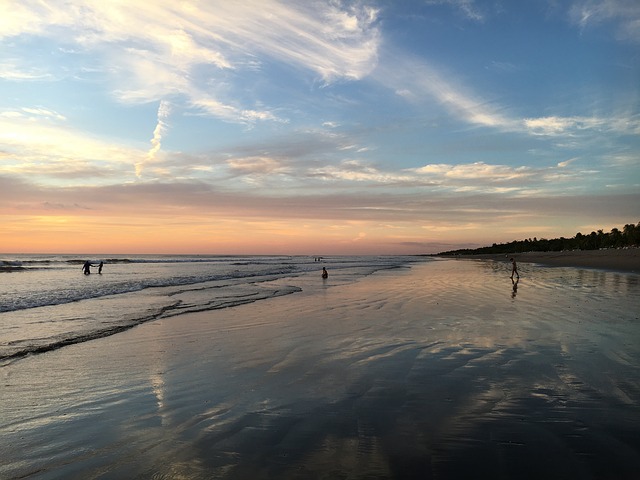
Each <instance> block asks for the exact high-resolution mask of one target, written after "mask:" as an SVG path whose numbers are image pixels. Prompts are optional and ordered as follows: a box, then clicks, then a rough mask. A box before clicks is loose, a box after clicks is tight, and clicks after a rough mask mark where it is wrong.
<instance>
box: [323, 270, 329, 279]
mask: <svg viewBox="0 0 640 480" xmlns="http://www.w3.org/2000/svg"><path fill="white" fill-rule="evenodd" d="M322 278H329V273H328V272H327V269H326V268H324V267H322Z"/></svg>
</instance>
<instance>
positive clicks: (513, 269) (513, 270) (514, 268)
mask: <svg viewBox="0 0 640 480" xmlns="http://www.w3.org/2000/svg"><path fill="white" fill-rule="evenodd" d="M510 260H511V280H513V275H514V274H515V275H516V277H517V278H518V280H519V279H520V274H519V273H518V266H517V265H516V261H515V260H514V259H513V257H511V259H510Z"/></svg>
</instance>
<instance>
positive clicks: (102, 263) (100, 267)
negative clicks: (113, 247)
mask: <svg viewBox="0 0 640 480" xmlns="http://www.w3.org/2000/svg"><path fill="white" fill-rule="evenodd" d="M103 265H104V262H100V265H98V274H100V275H102V266H103Z"/></svg>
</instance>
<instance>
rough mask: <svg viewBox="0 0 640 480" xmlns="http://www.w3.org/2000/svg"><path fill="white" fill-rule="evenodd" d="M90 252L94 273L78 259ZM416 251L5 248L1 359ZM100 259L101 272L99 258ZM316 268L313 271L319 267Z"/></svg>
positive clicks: (342, 275)
mask: <svg viewBox="0 0 640 480" xmlns="http://www.w3.org/2000/svg"><path fill="white" fill-rule="evenodd" d="M86 261H89V262H91V264H92V265H93V266H92V267H91V272H92V273H91V274H90V275H84V274H83V270H82V267H83V265H84V263H85V262H86ZM417 261H421V262H423V261H426V260H425V258H424V257H413V256H375V257H370V256H332V257H312V256H219V255H216V256H206V255H194V256H186V255H134V256H132V255H128V256H122V255H119V256H115V255H106V256H105V255H103V256H92V257H85V256H81V255H7V254H4V255H2V254H0V364H2V363H6V362H11V361H13V360H15V359H18V358H21V357H24V356H26V355H30V354H37V353H42V352H47V351H51V350H55V349H57V348H61V347H64V346H66V345H70V344H74V343H80V342H86V341H90V340H93V339H96V338H101V337H105V336H108V335H112V334H115V333H118V332H121V331H123V330H126V329H129V328H132V327H134V326H136V325H139V324H141V323H144V322H147V321H150V320H155V319H160V318H167V317H171V316H175V315H179V314H182V313H187V312H197V311H205V310H215V309H220V308H226V307H232V306H236V305H241V304H245V303H251V302H256V301H259V300H263V299H266V298H271V297H275V296H281V295H288V294H293V293H296V292H300V291H301V290H302V289H303V287H304V285H305V280H304V279H305V278H306V276H309V275H312V274H313V273H317V275H318V277H319V276H320V272H321V270H322V267H323V266H324V267H326V268H327V270H328V271H329V272H330V277H329V279H327V280H326V283H328V284H330V285H336V283H337V282H340V283H350V282H353V281H355V280H356V279H358V278H361V277H362V276H363V275H370V274H371V273H373V272H375V271H377V270H381V269H389V268H398V267H401V266H403V265H408V264H410V263H413V262H417ZM100 262H103V263H104V267H103V270H102V273H101V274H98V264H99V263H100ZM314 278H315V277H314Z"/></svg>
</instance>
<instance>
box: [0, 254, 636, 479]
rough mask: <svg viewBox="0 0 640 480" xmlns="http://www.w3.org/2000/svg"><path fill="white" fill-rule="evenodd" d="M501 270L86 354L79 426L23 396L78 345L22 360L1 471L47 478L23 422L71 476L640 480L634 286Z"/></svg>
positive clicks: (371, 289) (254, 311) (277, 311)
mask: <svg viewBox="0 0 640 480" xmlns="http://www.w3.org/2000/svg"><path fill="white" fill-rule="evenodd" d="M508 267H509V266H508V265H507V266H506V267H505V268H503V267H500V266H498V267H496V265H495V262H456V261H453V260H452V261H439V262H433V263H431V264H427V265H421V266H416V267H414V268H413V269H412V270H411V271H394V272H382V273H379V274H376V275H375V276H373V277H370V278H366V279H364V280H362V281H361V282H358V283H355V284H351V285H349V286H348V288H330V287H329V288H323V289H322V290H321V291H320V292H313V291H311V292H309V291H305V292H303V293H301V294H297V295H289V296H287V297H284V298H277V299H274V300H269V301H266V302H264V303H261V304H254V305H248V306H242V307H237V308H233V309H227V310H219V311H215V312H206V313H201V314H197V315H190V316H181V317H174V318H171V319H166V320H163V321H161V322H155V323H152V324H146V325H143V326H141V327H139V328H137V329H134V330H131V331H128V332H126V333H124V334H122V335H119V336H114V337H110V338H107V339H103V340H101V341H100V342H101V344H100V345H101V348H99V349H92V348H90V345H89V344H85V345H78V346H75V347H73V349H69V352H73V355H74V357H73V361H72V362H71V361H69V362H70V364H71V363H72V364H73V368H74V369H75V370H74V369H70V370H69V371H68V372H66V373H65V375H64V376H61V378H63V381H64V382H66V384H68V385H74V386H75V390H73V391H72V392H71V393H70V394H69V395H67V396H66V397H65V398H63V399H62V400H59V402H65V408H66V409H67V411H74V410H75V412H76V418H75V419H74V421H63V420H62V419H61V418H60V416H58V417H50V416H48V414H49V413H51V410H55V409H56V408H60V405H55V406H53V405H54V402H55V401H54V400H52V398H54V397H51V398H50V399H49V400H50V401H51V402H53V403H52V406H51V407H47V406H44V405H40V406H39V407H38V411H37V412H36V411H35V410H34V411H33V414H30V415H31V416H30V417H29V416H28V415H25V417H23V418H22V419H20V408H19V405H18V404H19V400H18V399H19V398H24V395H23V396H22V397H21V393H22V394H24V392H26V391H28V392H30V393H31V394H32V395H37V393H38V392H44V391H45V389H46V388H47V380H46V379H43V378H40V380H39V382H40V383H39V384H37V385H35V384H33V383H31V384H29V379H30V378H35V377H34V376H33V373H34V372H36V371H43V370H46V369H47V368H48V369H52V368H55V366H56V364H55V363H54V360H55V359H62V358H68V355H69V353H68V352H65V351H64V350H60V351H59V352H56V353H55V354H52V355H50V356H48V357H44V356H43V357H42V358H40V359H38V358H34V359H30V360H27V361H24V362H21V363H17V364H16V365H14V366H12V368H14V367H15V369H14V370H12V371H11V374H10V377H11V381H6V384H7V385H9V384H10V385H9V386H10V388H11V391H12V392H14V393H13V394H12V396H11V397H5V398H0V400H3V402H4V401H5V400H6V401H8V402H9V403H6V402H4V403H3V405H10V406H11V405H12V408H11V409H10V410H9V409H7V411H10V412H12V415H13V417H14V421H13V423H11V424H6V423H5V424H0V434H3V435H4V438H7V439H8V440H9V442H7V445H9V447H5V452H6V453H10V454H11V457H10V458H11V459H12V460H8V459H3V460H2V461H0V476H2V475H1V474H2V473H6V472H9V473H11V474H12V475H5V476H7V477H9V478H10V477H11V476H19V475H23V476H24V475H28V474H29V473H34V472H35V471H36V470H35V467H32V468H31V469H28V468H25V467H24V466H21V465H28V464H29V462H30V461H31V460H32V459H31V458H26V459H25V454H24V453H23V451H22V450H20V449H16V448H13V447H12V446H11V445H13V444H14V443H13V442H16V441H17V440H16V438H17V435H16V434H15V433H12V432H14V431H15V429H16V428H20V429H21V433H20V434H21V435H23V436H25V438H26V439H27V441H31V442H33V440H34V439H36V440H37V442H36V443H38V444H39V445H40V448H39V451H38V454H39V456H40V457H39V458H48V459H49V461H48V462H44V464H43V465H39V466H37V467H38V468H41V470H40V471H44V472H47V473H48V474H50V476H56V475H58V476H59V475H60V474H62V473H64V474H65V478H81V474H84V475H85V476H87V475H86V474H87V472H88V473H90V474H93V475H94V476H99V474H104V472H108V474H109V476H111V477H112V478H116V477H117V475H118V474H119V473H123V472H127V474H128V476H134V477H135V476H139V477H141V478H152V477H157V478H168V477H173V478H176V477H182V478H202V479H204V478H223V479H244V478H252V479H266V478H278V479H289V478H309V479H313V478H436V479H452V478H453V479H457V478H477V477H483V478H612V479H613V478H615V479H631V478H636V475H637V472H638V471H639V470H640V455H639V454H640V435H639V433H640V347H639V345H640V342H639V341H638V340H640V325H639V324H638V314H637V312H638V311H640V286H639V285H638V282H637V279H636V278H635V277H633V276H629V275H618V274H614V273H610V272H604V274H602V272H584V271H579V270H574V269H566V268H554V269H550V268H538V267H535V266H532V265H524V266H523V268H521V269H520V275H521V276H522V277H523V278H522V280H521V281H522V284H521V285H522V288H523V289H524V290H523V292H522V293H523V294H522V295H517V298H516V296H515V295H516V293H517V290H518V289H517V286H518V281H517V280H516V281H514V282H513V283H511V282H509V280H508V274H509V270H507V268H508ZM507 285H510V295H509V296H507V294H506V289H507ZM525 287H526V288H525ZM116 337H117V338H116ZM116 340H117V341H116ZM105 346H108V347H109V348H104V347H105ZM79 372H82V373H81V374H80V373H79ZM7 378H9V377H7ZM105 379H106V380H105ZM101 385H102V387H101ZM49 387H50V385H49ZM101 388H102V389H103V390H104V389H106V388H108V389H110V390H109V391H110V392H112V393H113V395H114V396H116V397H115V398H114V399H113V400H100V398H99V396H96V397H95V398H91V399H88V398H87V396H88V395H89V394H88V393H86V392H90V391H100V389H101ZM21 389H22V390H21ZM6 391H7V390H6V389H5V390H4V392H6ZM2 395H4V393H1V392H0V396H2ZM83 402H84V403H85V404H87V403H88V404H90V405H91V408H90V409H86V411H85V412H84V413H83V415H82V416H81V415H78V413H77V409H78V405H82V404H83ZM23 411H24V410H23ZM36 418H38V419H39V420H37V421H36V420H35V419H36ZM106 419H108V421H106ZM91 422H93V424H94V425H96V426H99V427H100V433H101V435H100V436H99V437H95V435H94V434H95V432H96V430H95V428H93V429H88V430H87V429H83V428H79V427H82V426H83V425H85V426H86V425H88V424H90V423H91ZM16 426H19V427H16ZM12 429H13V430H12ZM52 432H54V433H52ZM54 439H55V440H54ZM79 445H83V446H84V448H85V450H84V451H85V453H84V454H83V455H78V454H75V455H74V454H73V453H67V454H66V456H65V455H63V454H60V452H63V451H67V452H78V446H79ZM7 458H9V457H7ZM13 459H15V460H13ZM3 462H4V463H3ZM20 462H22V463H20ZM3 469H4V470H3ZM18 474H19V475H18ZM88 476H91V475H88Z"/></svg>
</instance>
